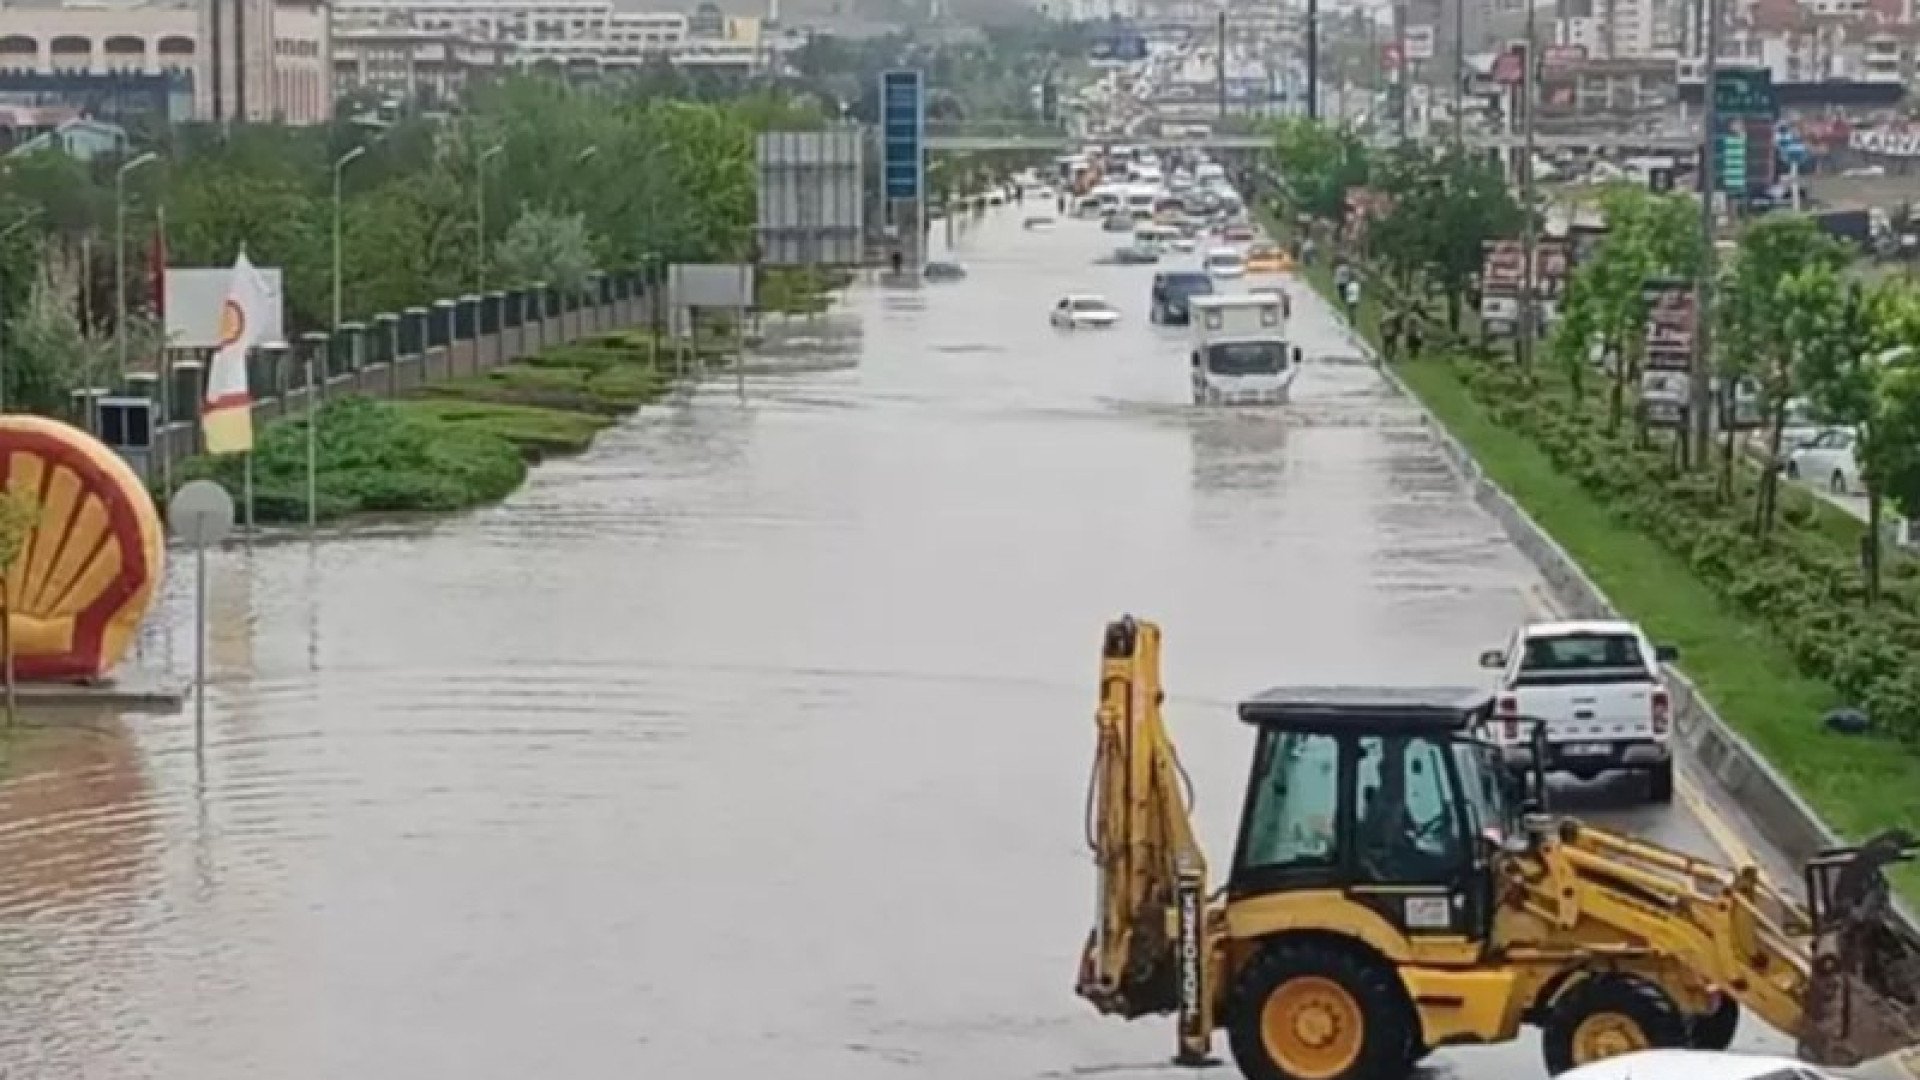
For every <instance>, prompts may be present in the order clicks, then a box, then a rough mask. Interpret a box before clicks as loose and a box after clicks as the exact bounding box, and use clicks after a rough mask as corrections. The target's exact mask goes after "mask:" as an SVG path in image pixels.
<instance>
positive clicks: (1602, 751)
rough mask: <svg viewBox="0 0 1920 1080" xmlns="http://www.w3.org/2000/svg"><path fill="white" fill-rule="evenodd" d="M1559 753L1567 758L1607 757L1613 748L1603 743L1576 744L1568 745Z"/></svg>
mask: <svg viewBox="0 0 1920 1080" xmlns="http://www.w3.org/2000/svg"><path fill="white" fill-rule="evenodd" d="M1560 752H1561V753H1562V754H1565V755H1567V756H1568V757H1608V756H1611V755H1612V753H1613V747H1611V746H1608V745H1607V744H1606V743H1603V742H1577V743H1568V744H1567V745H1566V746H1564V747H1562V748H1561V749H1560Z"/></svg>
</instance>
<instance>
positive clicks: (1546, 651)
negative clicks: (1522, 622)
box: [1481, 622, 1673, 802]
mask: <svg viewBox="0 0 1920 1080" xmlns="http://www.w3.org/2000/svg"><path fill="white" fill-rule="evenodd" d="M1670 655H1671V651H1670V650H1662V649H1657V648H1655V647H1654V645H1653V643H1652V642H1650V641H1649V640H1647V637H1646V635H1645V634H1644V633H1643V632H1641V630H1640V628H1639V627H1637V626H1634V625H1633V624H1631V623H1622V622H1584V623H1535V624H1531V625H1528V626H1523V627H1521V628H1520V629H1519V630H1518V631H1516V632H1515V634H1514V636H1513V639H1512V640H1511V641H1510V642H1509V644H1508V648H1507V649H1506V650H1503V651H1497V652H1490V653H1487V654H1485V655H1483V656H1482V658H1481V659H1482V663H1484V664H1486V665H1487V666H1489V667H1497V668H1498V669H1499V670H1500V676H1499V679H1498V681H1497V684H1496V687H1495V689H1496V693H1497V697H1496V698H1495V706H1494V707H1495V713H1496V717H1497V720H1496V723H1495V725H1494V727H1495V732H1494V734H1495V738H1496V740H1498V741H1499V742H1500V743H1501V745H1502V747H1503V749H1504V750H1505V751H1506V756H1507V760H1508V763H1509V764H1510V765H1511V766H1512V767H1514V768H1516V769H1520V770H1527V769H1531V768H1532V766H1533V764H1534V762H1533V758H1534V753H1535V750H1534V745H1533V740H1532V727H1533V722H1534V721H1538V722H1539V723H1540V724H1541V725H1542V726H1543V728H1544V736H1545V740H1544V741H1545V750H1546V759H1545V761H1543V762H1541V765H1542V766H1543V767H1544V769H1545V770H1546V771H1547V772H1563V773H1571V774H1573V775H1574V776H1576V777H1579V778H1581V779H1583V780H1590V779H1593V778H1595V777H1597V776H1599V775H1601V774H1602V773H1606V772H1611V771H1616V770H1631V771H1635V772H1644V773H1646V774H1647V776H1648V784H1649V787H1650V789H1651V791H1650V794H1651V795H1652V797H1653V799H1654V801H1656V802H1666V801H1668V800H1670V799H1671V798H1672V797H1673V759H1672V755H1671V752H1670V750H1669V748H1668V738H1669V736H1670V734H1671V731H1672V713H1671V706H1670V702H1669V698H1668V695H1667V688H1666V675H1665V670H1664V668H1663V667H1662V662H1663V661H1664V660H1665V659H1666V658H1667V657H1669V656H1670Z"/></svg>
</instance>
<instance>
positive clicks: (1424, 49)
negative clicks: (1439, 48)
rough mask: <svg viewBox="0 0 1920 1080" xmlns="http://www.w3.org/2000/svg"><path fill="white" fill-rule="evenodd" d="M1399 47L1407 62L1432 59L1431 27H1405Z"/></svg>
mask: <svg viewBox="0 0 1920 1080" xmlns="http://www.w3.org/2000/svg"><path fill="white" fill-rule="evenodd" d="M1401 47H1402V49H1403V50H1404V51H1405V53H1406V56H1407V59H1409V60H1414V61H1420V60H1431V59H1433V27H1431V26H1409V27H1407V32H1406V36H1405V37H1404V38H1402V39H1401Z"/></svg>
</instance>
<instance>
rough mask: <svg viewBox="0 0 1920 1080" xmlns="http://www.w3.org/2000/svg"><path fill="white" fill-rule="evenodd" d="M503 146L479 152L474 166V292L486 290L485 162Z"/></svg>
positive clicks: (503, 147)
mask: <svg viewBox="0 0 1920 1080" xmlns="http://www.w3.org/2000/svg"><path fill="white" fill-rule="evenodd" d="M505 149H506V147H505V146H490V147H488V148H487V149H485V150H483V151H481V152H480V161H479V164H478V165H476V166H475V167H474V180H473V191H474V195H473V204H474V215H473V217H474V229H475V230H476V232H477V233H478V235H477V236H476V240H477V241H478V243H476V244H475V245H474V266H475V271H476V273H475V277H476V278H477V279H478V282H477V287H476V288H475V290H474V291H475V292H479V293H485V292H486V291H487V162H489V161H492V160H493V159H494V157H495V156H497V155H498V154H499V153H500V152H501V151H503V150H505Z"/></svg>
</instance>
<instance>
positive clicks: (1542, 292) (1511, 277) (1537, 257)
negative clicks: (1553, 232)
mask: <svg viewBox="0 0 1920 1080" xmlns="http://www.w3.org/2000/svg"><path fill="white" fill-rule="evenodd" d="M1570 256H1571V247H1570V245H1569V244H1568V242H1567V241H1566V240H1561V239H1553V238H1547V237H1541V238H1539V239H1538V240H1536V241H1535V243H1534V249H1533V292H1534V297H1535V298H1536V300H1538V301H1539V304H1538V306H1536V308H1535V312H1536V317H1537V318H1539V319H1540V320H1541V325H1546V324H1547V323H1548V322H1550V321H1551V318H1552V312H1553V310H1554V306H1555V304H1557V302H1558V301H1559V299H1560V294H1561V293H1562V292H1563V291H1565V289H1566V285H1567V276H1568V273H1569V270H1570V266H1569V259H1570ZM1526 276H1527V255H1526V248H1525V247H1524V246H1523V245H1522V244H1521V243H1520V241H1518V240H1494V241H1490V242H1488V244H1487V247H1486V254H1485V257H1484V258H1483V260H1482V262H1481V264H1480V321H1481V322H1482V323H1483V324H1484V325H1485V326H1486V328H1487V332H1488V333H1489V334H1492V335H1494V336H1497V337H1502V336H1506V335H1508V334H1512V333H1514V332H1515V331H1516V330H1517V329H1518V328H1519V321H1520V293H1521V290H1522V288H1523V287H1524V286H1525V283H1526Z"/></svg>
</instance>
